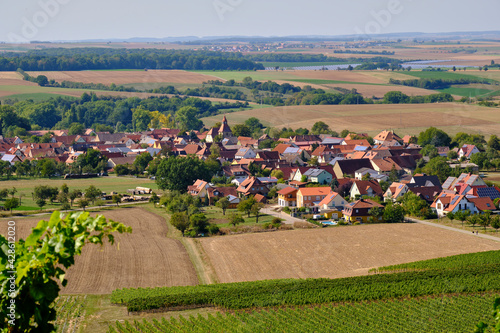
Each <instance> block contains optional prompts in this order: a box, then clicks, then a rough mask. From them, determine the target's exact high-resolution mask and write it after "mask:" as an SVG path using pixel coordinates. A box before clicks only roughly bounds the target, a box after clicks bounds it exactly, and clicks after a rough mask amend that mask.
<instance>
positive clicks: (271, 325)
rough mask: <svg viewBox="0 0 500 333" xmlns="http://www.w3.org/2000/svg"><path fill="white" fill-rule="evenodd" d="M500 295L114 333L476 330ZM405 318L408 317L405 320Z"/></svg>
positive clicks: (233, 317)
mask: <svg viewBox="0 0 500 333" xmlns="http://www.w3.org/2000/svg"><path fill="white" fill-rule="evenodd" d="M499 295H500V294H486V295H481V294H477V295H474V296H443V297H438V298H422V299H400V300H389V301H379V302H371V303H365V302H363V303H348V304H343V305H331V304H328V305H322V306H314V307H310V308H285V309H281V308H278V309H266V310H260V311H255V310H254V311H252V312H235V313H226V314H221V313H217V314H215V315H212V314H208V316H203V315H201V314H199V315H198V316H193V315H185V316H182V317H180V318H170V320H168V319H165V318H162V319H160V320H158V319H153V320H146V319H143V320H141V318H138V319H137V320H126V321H125V322H121V323H120V322H116V324H115V325H113V326H112V327H110V332H124V333H125V332H157V330H160V331H167V330H168V331H179V332H187V331H189V332H207V333H208V332H216V331H238V332H261V331H264V330H265V331H266V332H284V331H286V332H313V331H314V332H332V330H333V329H334V330H335V331H338V332H445V331H447V332H472V331H473V329H474V327H475V325H476V324H477V323H478V322H479V321H481V320H482V321H485V322H487V323H489V324H493V322H492V319H491V318H489V317H488V316H487V315H485V314H488V313H489V311H490V309H491V304H493V300H494V298H495V297H496V296H499ZM403 318H404V319H403Z"/></svg>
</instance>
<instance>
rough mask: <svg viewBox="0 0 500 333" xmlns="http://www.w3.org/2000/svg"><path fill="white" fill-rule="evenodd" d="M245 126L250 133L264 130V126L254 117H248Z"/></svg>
mask: <svg viewBox="0 0 500 333" xmlns="http://www.w3.org/2000/svg"><path fill="white" fill-rule="evenodd" d="M245 125H246V126H247V127H248V128H250V130H251V131H252V133H253V132H256V131H258V130H260V129H262V128H264V126H263V125H262V124H261V122H260V120H259V119H257V118H255V117H250V118H248V119H247V120H245Z"/></svg>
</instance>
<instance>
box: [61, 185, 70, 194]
mask: <svg viewBox="0 0 500 333" xmlns="http://www.w3.org/2000/svg"><path fill="white" fill-rule="evenodd" d="M61 192H62V193H66V194H69V187H68V185H67V184H66V183H64V184H62V185H61Z"/></svg>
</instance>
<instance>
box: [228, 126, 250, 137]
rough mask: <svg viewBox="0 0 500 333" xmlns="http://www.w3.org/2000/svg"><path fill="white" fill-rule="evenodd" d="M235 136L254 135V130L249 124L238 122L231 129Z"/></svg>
mask: <svg viewBox="0 0 500 333" xmlns="http://www.w3.org/2000/svg"><path fill="white" fill-rule="evenodd" d="M231 131H232V132H233V135H234V136H247V137H249V136H252V130H251V129H250V127H248V126H247V125H242V124H237V125H234V126H233V128H232V129H231Z"/></svg>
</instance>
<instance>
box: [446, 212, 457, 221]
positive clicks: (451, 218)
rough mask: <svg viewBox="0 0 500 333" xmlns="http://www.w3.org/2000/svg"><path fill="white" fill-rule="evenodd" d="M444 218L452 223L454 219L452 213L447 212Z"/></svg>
mask: <svg viewBox="0 0 500 333" xmlns="http://www.w3.org/2000/svg"><path fill="white" fill-rule="evenodd" d="M446 217H447V218H448V219H449V220H450V222H452V221H453V220H454V219H455V214H454V213H453V212H449V213H448V214H446Z"/></svg>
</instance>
